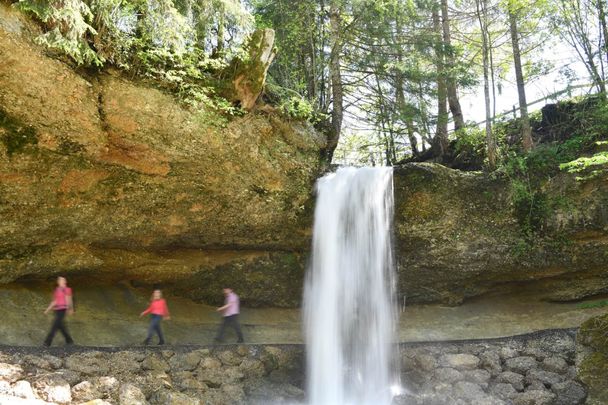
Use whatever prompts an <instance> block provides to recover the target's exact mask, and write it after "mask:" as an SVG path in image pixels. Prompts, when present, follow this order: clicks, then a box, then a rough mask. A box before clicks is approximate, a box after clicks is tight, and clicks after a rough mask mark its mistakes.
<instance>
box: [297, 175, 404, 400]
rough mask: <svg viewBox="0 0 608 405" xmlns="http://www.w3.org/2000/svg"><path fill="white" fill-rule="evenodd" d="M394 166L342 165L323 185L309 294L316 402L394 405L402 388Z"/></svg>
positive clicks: (308, 327) (306, 294)
mask: <svg viewBox="0 0 608 405" xmlns="http://www.w3.org/2000/svg"><path fill="white" fill-rule="evenodd" d="M392 219H393V172H392V168H386V167H383V168H360V169H355V168H341V169H339V170H338V171H337V172H336V173H332V174H329V175H327V176H325V177H323V178H321V179H320V180H319V181H318V182H317V203H316V209H315V222H314V236H313V253H312V259H311V264H310V267H309V269H308V274H307V280H306V285H305V292H304V317H305V328H306V330H305V334H306V345H307V349H306V350H307V370H308V375H307V377H308V398H309V403H310V404H312V405H340V404H365V405H368V404H369V405H371V404H374V405H378V404H390V403H391V400H392V397H393V390H394V388H395V387H398V386H399V385H398V370H396V367H395V366H394V364H395V363H398V361H395V359H398V355H397V347H396V345H395V343H394V337H395V325H396V311H395V305H394V295H395V286H396V280H395V278H396V277H395V271H394V261H393V254H392V243H391V235H392V232H391V226H392Z"/></svg>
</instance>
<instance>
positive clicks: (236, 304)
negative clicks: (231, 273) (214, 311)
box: [223, 291, 240, 316]
mask: <svg viewBox="0 0 608 405" xmlns="http://www.w3.org/2000/svg"><path fill="white" fill-rule="evenodd" d="M224 306H225V307H227V308H226V309H224V311H223V316H232V315H238V314H239V309H240V301H239V296H238V295H236V294H235V293H234V292H233V291H231V292H230V293H228V295H226V298H225V299H224Z"/></svg>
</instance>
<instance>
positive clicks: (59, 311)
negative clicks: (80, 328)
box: [44, 277, 74, 346]
mask: <svg viewBox="0 0 608 405" xmlns="http://www.w3.org/2000/svg"><path fill="white" fill-rule="evenodd" d="M51 310H53V311H55V320H54V321H53V325H52V326H51V331H50V332H49V334H48V335H47V337H46V339H45V340H44V345H45V346H50V345H51V343H53V338H54V337H55V334H56V333H57V331H60V332H61V334H62V335H63V337H64V338H65V343H66V344H67V345H71V344H74V341H73V340H72V337H71V336H70V334H69V333H68V329H67V328H66V326H65V315H66V313H67V314H68V315H71V314H73V313H74V302H73V300H72V289H71V288H70V287H68V282H67V280H66V279H65V277H57V288H55V291H54V292H53V300H52V301H51V303H50V304H49V306H48V307H47V309H46V310H45V311H44V313H45V314H48V313H49V312H50V311H51Z"/></svg>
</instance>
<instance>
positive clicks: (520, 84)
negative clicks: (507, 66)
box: [509, 9, 532, 152]
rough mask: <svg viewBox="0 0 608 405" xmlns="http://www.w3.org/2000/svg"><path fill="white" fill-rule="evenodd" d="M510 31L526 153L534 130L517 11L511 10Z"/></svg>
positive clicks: (530, 145) (522, 139)
mask: <svg viewBox="0 0 608 405" xmlns="http://www.w3.org/2000/svg"><path fill="white" fill-rule="evenodd" d="M509 30H510V31H511V44H512V45H513V63H514V65H515V78H516V80H517V94H518V96H519V111H520V112H521V114H520V115H521V143H522V146H523V149H524V151H525V152H529V151H530V150H531V149H532V129H531V128H530V118H529V117H528V103H527V101H526V87H525V84H524V74H523V70H522V67H521V52H520V49H519V32H518V30H517V16H516V15H515V11H514V10H511V9H509Z"/></svg>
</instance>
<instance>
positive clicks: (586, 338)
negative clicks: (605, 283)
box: [577, 314, 608, 405]
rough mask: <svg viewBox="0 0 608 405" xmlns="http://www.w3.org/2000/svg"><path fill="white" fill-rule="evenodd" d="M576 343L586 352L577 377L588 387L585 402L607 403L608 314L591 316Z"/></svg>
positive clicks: (591, 404)
mask: <svg viewBox="0 0 608 405" xmlns="http://www.w3.org/2000/svg"><path fill="white" fill-rule="evenodd" d="M577 343H578V344H579V345H582V346H583V347H585V348H586V350H585V351H586V352H587V353H588V354H587V355H586V356H585V357H584V358H583V359H582V360H581V362H580V364H579V366H578V370H577V372H578V377H579V379H580V380H581V382H583V383H584V384H585V385H586V386H587V388H588V389H589V397H588V398H587V402H586V403H587V404H589V405H603V404H606V403H608V367H606V365H607V364H608V314H606V315H603V316H599V317H595V318H591V319H589V320H588V321H587V322H585V323H584V324H583V325H581V328H580V330H579V332H578V336H577Z"/></svg>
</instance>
